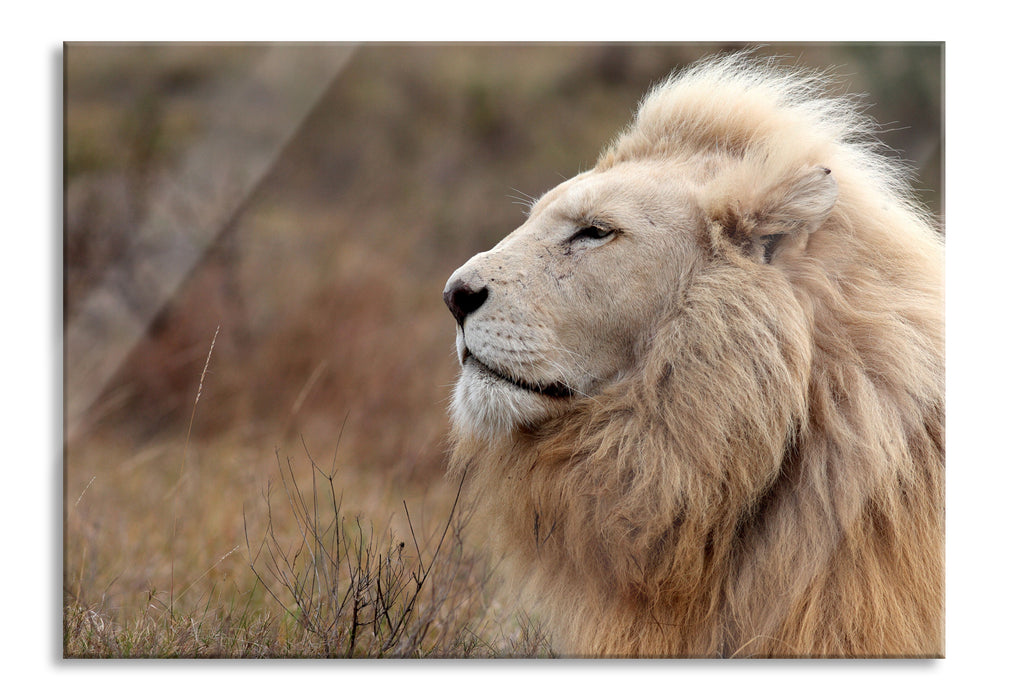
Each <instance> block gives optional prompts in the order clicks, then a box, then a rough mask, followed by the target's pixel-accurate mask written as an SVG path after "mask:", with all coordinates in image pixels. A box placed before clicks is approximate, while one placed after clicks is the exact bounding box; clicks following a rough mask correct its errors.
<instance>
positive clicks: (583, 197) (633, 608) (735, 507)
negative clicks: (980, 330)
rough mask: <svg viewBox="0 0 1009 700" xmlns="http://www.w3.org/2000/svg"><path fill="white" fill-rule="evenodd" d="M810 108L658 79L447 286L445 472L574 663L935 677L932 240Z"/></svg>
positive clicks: (939, 595) (698, 79)
mask: <svg viewBox="0 0 1009 700" xmlns="http://www.w3.org/2000/svg"><path fill="white" fill-rule="evenodd" d="M826 87H827V84H826V83H825V81H824V80H823V79H822V78H821V77H818V76H816V75H813V74H810V73H803V72H797V71H788V70H784V69H782V68H781V67H780V66H779V65H777V64H775V63H770V62H755V61H752V60H751V59H750V58H748V57H746V56H730V57H722V58H718V59H714V60H710V61H707V62H704V63H701V64H699V65H697V66H695V67H693V68H691V69H688V70H687V71H685V72H683V73H682V74H680V75H678V76H674V77H672V78H671V79H670V80H668V81H666V82H665V83H663V84H661V85H659V86H657V87H656V88H655V89H654V90H653V91H652V92H651V93H650V94H649V95H648V96H647V97H646V99H645V100H644V101H643V102H642V104H641V106H640V108H639V111H638V114H637V117H636V119H635V121H634V122H633V123H632V124H631V125H630V126H629V128H628V129H627V130H626V131H625V132H624V133H623V134H622V135H620V136H619V137H618V139H617V140H616V141H615V142H614V143H613V144H612V145H611V146H610V147H609V148H608V149H607V150H606V151H605V152H604V153H603V155H602V156H601V157H600V159H599V161H598V163H597V164H596V166H595V168H594V169H593V170H591V171H589V172H588V173H583V174H582V175H579V176H578V177H576V178H574V179H573V180H571V181H569V182H567V183H564V184H562V185H560V186H559V187H558V188H557V189H555V190H554V191H552V192H550V193H548V194H546V195H545V196H544V197H542V198H541V199H540V200H539V202H537V203H536V205H535V206H534V207H533V209H532V211H531V212H530V216H529V220H528V221H527V222H526V224H524V225H523V226H522V227H521V228H519V229H518V230H517V231H515V232H514V233H512V234H511V235H510V236H508V237H507V238H505V239H504V240H503V241H502V242H501V243H500V244H499V245H498V246H497V247H495V248H494V249H493V250H491V251H488V252H487V253H483V254H481V255H478V256H476V257H474V258H473V259H472V260H471V261H470V262H468V263H467V264H466V265H464V266H463V267H462V268H460V270H458V271H457V272H456V273H455V274H454V275H453V277H452V278H451V279H450V281H449V288H450V289H451V288H452V285H453V284H456V285H458V284H459V283H460V282H465V283H466V284H469V285H471V286H479V285H484V286H486V288H487V289H488V290H489V295H488V297H487V300H486V302H485V303H484V304H483V305H482V306H481V307H480V308H479V309H477V310H476V311H474V312H473V313H472V314H471V315H470V316H469V317H467V318H466V319H465V322H464V323H463V324H462V327H461V328H460V329H459V336H458V348H459V353H460V359H466V358H468V357H469V355H470V353H472V354H473V355H474V356H475V357H478V358H480V359H481V361H484V363H485V365H486V366H487V367H492V368H493V371H487V370H485V369H482V368H481V367H480V366H478V365H476V364H475V363H474V362H470V361H468V360H467V362H466V363H465V365H464V367H463V371H462V374H461V376H460V380H459V383H458V385H457V389H456V396H455V399H454V402H453V418H454V424H455V431H454V449H453V455H452V463H451V472H452V473H453V474H455V475H456V476H459V475H462V474H463V473H465V475H466V476H465V479H466V484H467V487H468V491H469V494H470V495H471V497H472V498H473V499H474V502H475V504H476V507H477V508H478V512H480V513H481V514H483V515H484V516H486V521H487V523H488V525H489V527H488V531H489V532H490V533H491V534H492V536H493V539H494V544H495V545H496V547H498V548H499V550H500V551H501V552H502V553H503V554H505V555H507V557H508V561H509V562H510V565H511V566H510V570H511V572H512V576H514V577H515V580H516V582H520V583H522V585H523V586H524V590H525V592H526V594H527V598H528V601H529V604H530V605H532V606H533V607H534V608H535V609H536V610H537V611H539V613H540V614H542V615H543V616H544V619H545V621H546V622H547V623H548V626H549V628H550V629H551V630H552V631H553V633H554V641H555V643H556V644H557V645H558V648H559V649H560V651H561V652H562V653H565V654H570V655H576V656H929V657H931V656H941V655H942V654H943V634H944V633H943V619H944V618H943V597H944V592H943V576H944V574H943V548H944V544H943V542H944V537H943V527H944V475H943V470H944V316H943V249H942V243H941V237H940V235H939V234H938V233H937V232H936V227H935V226H934V224H933V223H932V222H931V221H930V220H929V218H928V217H927V216H925V215H924V214H923V213H922V211H921V210H920V208H919V207H918V206H916V205H915V204H913V203H912V197H911V195H910V192H909V190H908V187H907V185H906V184H905V183H906V179H905V174H904V173H903V172H902V170H901V169H900V168H899V167H898V166H896V165H894V164H893V162H892V161H891V160H889V159H887V158H886V157H884V156H883V155H881V153H880V149H879V148H878V147H877V144H876V143H875V141H874V140H873V139H872V136H871V124H870V123H869V122H868V121H867V120H866V119H864V118H863V117H862V116H860V113H859V111H858V109H857V107H856V106H855V105H854V103H853V102H852V101H850V100H848V99H842V98H833V97H831V98H828V97H825V89H826ZM594 223H604V224H606V226H609V227H613V228H616V229H619V232H618V233H617V234H615V235H614V236H613V237H611V238H609V239H606V240H601V241H600V240H595V239H592V238H587V237H585V236H580V237H579V236H577V235H576V234H577V232H578V231H580V230H582V229H584V228H585V227H587V226H589V225H592V224H594ZM779 234H781V237H780V238H778V239H773V238H765V237H766V236H778V235H779ZM772 241H773V242H774V243H776V245H773V246H771V245H770V243H771V242H772ZM495 374H498V375H505V376H507V377H511V378H513V379H517V380H521V381H522V382H524V383H525V384H526V385H528V386H535V385H547V384H554V385H560V386H567V387H569V388H570V389H571V390H572V393H573V395H572V396H571V397H569V398H553V397H550V396H543V395H540V394H538V393H535V392H532V391H528V390H526V389H522V388H520V387H518V386H515V385H513V384H511V383H509V382H508V381H507V380H504V379H502V378H501V377H500V376H495Z"/></svg>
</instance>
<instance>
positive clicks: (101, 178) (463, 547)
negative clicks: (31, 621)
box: [62, 45, 942, 657]
mask: <svg viewBox="0 0 1009 700" xmlns="http://www.w3.org/2000/svg"><path fill="white" fill-rule="evenodd" d="M337 48H339V49H341V50H342V51H343V52H344V53H349V54H350V58H349V61H348V62H347V63H346V65H345V67H344V68H343V70H342V72H339V74H338V75H337V77H336V78H335V80H333V81H332V82H331V83H329V84H328V85H324V86H323V87H324V88H325V89H324V90H322V92H321V97H320V98H319V99H318V100H317V101H316V102H314V106H313V107H312V109H311V110H310V111H309V112H308V113H307V114H306V115H304V118H303V119H301V120H299V122H298V124H297V128H296V129H294V130H293V132H292V133H291V134H290V135H289V137H287V138H286V139H285V140H284V141H283V142H282V143H280V144H278V150H277V154H276V157H275V158H274V160H273V161H272V162H271V163H270V164H269V167H268V169H267V170H266V174H265V177H263V178H262V179H261V180H256V181H255V182H253V183H252V187H251V189H250V190H249V192H248V193H247V196H244V197H243V198H242V199H241V201H240V202H238V206H237V207H235V208H233V209H232V210H229V211H226V212H223V216H222V217H221V219H220V224H219V226H218V227H217V228H216V229H215V230H214V231H212V232H211V235H210V236H209V237H208V238H207V243H208V245H207V247H206V248H205V250H201V251H199V252H200V256H199V258H198V264H197V265H196V266H195V267H194V268H192V269H191V270H187V271H186V275H185V277H184V279H183V281H182V282H183V283H182V284H181V285H180V286H179V287H178V289H176V290H173V292H172V293H171V294H170V295H168V296H167V297H165V298H157V297H156V295H154V298H151V297H152V293H151V291H150V290H151V288H152V285H151V283H150V279H149V277H148V276H147V275H149V274H150V273H149V271H148V270H146V269H145V268H144V265H143V264H142V263H143V262H144V260H145V259H146V258H148V257H150V255H151V254H152V253H151V251H152V250H153V248H156V247H157V245H162V246H165V247H167V248H168V249H169V250H170V249H171V246H172V245H173V243H172V242H171V241H168V242H167V243H166V242H164V241H154V242H151V241H141V243H142V244H140V243H138V240H140V239H139V238H138V233H137V231H138V230H140V229H141V227H142V225H144V224H145V223H148V222H150V221H152V220H159V217H165V216H167V217H169V218H171V217H173V216H176V215H177V216H179V217H182V216H183V213H182V212H172V211H168V212H165V211H162V210H161V209H159V208H158V206H156V203H157V202H158V201H159V199H158V198H159V196H160V195H161V194H163V193H164V192H166V191H171V189H172V188H173V187H175V186H176V183H174V182H173V177H175V176H177V175H178V173H179V172H182V170H181V168H182V164H184V163H185V162H186V159H187V158H189V157H190V156H191V155H192V154H193V153H194V152H196V151H199V150H200V149H201V148H203V145H202V144H204V138H205V135H206V134H207V133H208V130H211V128H212V127H213V126H214V119H215V116H216V117H218V118H220V114H221V112H220V109H221V104H222V95H224V96H225V97H226V96H227V95H229V94H230V93H229V92H228V89H229V86H233V85H236V84H245V83H248V81H249V80H250V79H249V75H250V74H253V73H254V70H253V68H254V67H255V66H257V65H260V62H261V60H262V59H263V57H264V56H265V55H266V54H267V53H268V52H270V51H271V50H273V49H272V48H271V47H267V46H262V45H254V46H192V45H190V46H126V45H112V46H92V45H71V46H69V47H67V50H66V62H65V68H66V70H65V80H66V103H65V140H64V143H65V203H64V213H65V229H64V264H65V276H64V283H65V284H64V287H65V296H64V309H65V313H64V325H65V327H67V328H68V327H72V326H74V324H79V323H82V321H81V313H82V312H81V309H83V308H85V306H86V303H87V302H88V301H90V300H92V299H93V297H94V296H95V294H96V290H100V289H103V288H104V289H106V290H108V289H111V290H113V294H114V295H118V298H119V299H120V300H121V301H122V302H123V303H124V308H127V309H133V310H135V313H137V315H138V316H139V317H140V322H141V323H142V329H143V331H144V332H143V335H142V336H141V337H140V338H139V340H138V341H137V342H136V343H130V344H129V346H128V347H127V348H125V350H128V353H127V354H126V355H125V359H124V360H123V361H122V362H121V363H120V364H119V365H118V367H117V369H116V371H115V373H114V374H113V375H111V376H109V377H107V378H103V380H102V382H101V386H100V387H99V389H100V391H99V392H97V393H96V399H95V401H94V402H93V403H90V405H89V406H88V408H87V411H86V414H85V419H86V420H85V421H84V422H83V423H82V424H81V425H76V424H75V425H73V426H68V429H69V430H71V432H72V435H69V436H68V440H67V442H66V445H65V450H64V475H63V484H64V488H63V494H64V504H63V505H64V538H63V547H64V551H63V561H64V571H63V581H62V586H63V600H64V639H63V649H64V654H65V655H66V656H71V657H120V656H131V657H136V656H144V657H147V656H183V657H194V656H195V657H304V656H365V657H379V656H395V657H418V656H421V657H431V656H438V657H440V656H452V657H471V656H480V657H484V656H550V655H552V653H553V651H552V649H551V648H550V645H549V640H548V639H547V638H546V637H545V636H544V634H543V633H542V631H541V630H540V629H539V627H538V626H537V624H536V622H535V620H530V619H528V618H526V617H524V616H523V615H522V613H521V612H519V611H516V610H513V609H512V608H511V607H510V605H509V603H508V599H507V598H506V597H504V596H503V595H502V594H501V591H499V590H498V589H497V587H496V586H497V583H496V582H497V578H496V577H495V576H494V568H495V566H496V562H494V561H492V560H490V559H489V557H488V555H487V554H486V552H484V551H483V550H482V548H481V546H480V542H481V538H480V537H479V533H478V530H477V528H476V524H475V523H471V522H470V520H471V518H472V517H473V514H472V513H469V512H467V510H466V508H465V507H464V505H463V504H457V503H456V498H455V497H456V494H457V489H458V484H455V483H450V482H448V481H447V480H446V479H445V478H444V477H443V475H442V466H443V459H444V451H445V444H444V435H445V431H446V427H447V424H446V418H445V404H446V400H447V397H448V395H449V391H450V384H451V382H452V379H453V377H454V372H455V367H454V362H455V360H454V353H453V347H452V334H453V328H452V321H451V318H450V317H449V315H448V313H447V312H446V311H445V310H444V308H443V307H442V304H441V300H440V292H441V289H442V285H443V284H444V280H445V279H446V278H447V277H448V275H449V274H450V273H451V271H452V270H453V269H454V268H455V267H456V266H457V265H458V264H460V263H461V262H462V261H464V260H465V259H466V258H468V257H469V256H470V255H471V254H472V253H474V252H476V251H477V250H481V249H483V248H486V247H488V246H489V245H491V244H492V243H493V242H494V241H496V240H497V239H498V238H500V237H501V236H502V235H503V234H504V233H507V232H508V231H509V230H511V229H512V228H514V227H515V226H516V225H517V224H518V223H519V222H520V221H521V219H522V213H523V212H522V202H523V200H524V199H526V198H527V196H537V195H539V194H540V193H542V192H543V191H545V190H547V189H548V188H550V187H552V186H553V185H555V184H557V183H558V182H559V181H561V180H562V179H564V178H567V177H570V176H571V175H573V174H575V173H576V172H578V171H579V170H580V169H583V168H585V167H588V166H590V165H591V163H592V162H593V160H594V158H595V155H596V154H597V152H598V150H599V148H600V147H601V146H602V144H603V143H605V142H606V141H607V140H608V139H609V138H611V137H612V136H613V134H614V133H615V132H616V130H617V129H619V128H620V127H622V126H623V124H624V123H625V122H626V121H627V119H628V118H629V117H630V115H631V113H632V110H633V108H634V106H635V105H636V103H637V100H638V99H639V98H640V96H641V94H642V93H643V91H644V90H645V89H647V87H648V86H649V85H650V84H651V83H653V82H654V81H656V80H658V79H659V78H661V77H662V76H664V75H665V74H666V73H667V72H668V71H669V70H671V69H673V68H675V67H676V66H678V65H681V64H683V63H685V62H688V61H690V60H693V59H694V58H696V57H698V56H701V55H704V54H706V53H709V52H710V51H712V50H717V49H719V48H729V47H716V46H702V45H669V46H662V45H638V46H619V45H605V46H591V45H586V46H578V45H565V46H408V45H391V46H382V45H372V46H364V47H359V48H357V49H355V50H353V51H350V50H349V49H348V48H347V47H337ZM280 51H281V52H282V55H281V56H280V60H279V61H278V62H275V63H274V64H271V65H272V66H273V67H272V68H271V70H274V71H277V70H279V71H280V72H281V74H282V75H286V76H298V75H299V70H300V69H299V66H300V64H299V61H302V60H304V53H305V50H304V49H296V48H294V47H287V48H285V49H280ZM338 53H340V52H339V51H336V50H335V49H334V53H333V56H337V54H338ZM765 53H783V54H789V55H793V56H799V57H801V61H802V62H804V63H807V64H810V65H816V66H829V65H837V66H840V73H841V74H842V75H844V76H846V80H847V82H848V84H847V87H848V88H849V89H851V90H854V91H862V92H866V93H870V94H871V95H872V97H873V99H874V100H875V101H877V102H879V104H878V105H877V106H875V107H874V108H873V113H874V115H875V116H876V118H877V119H879V120H880V121H881V122H883V123H885V124H899V125H901V126H906V125H910V126H911V127H912V128H909V129H906V130H895V131H891V132H889V133H888V134H887V139H888V141H889V142H890V143H891V145H893V146H894V147H896V148H897V149H899V150H900V151H901V153H902V154H903V156H904V157H906V158H908V159H909V160H911V161H913V162H914V164H915V165H916V167H918V168H919V169H920V172H921V176H922V181H923V182H922V196H923V198H924V199H925V200H926V201H927V202H928V203H929V204H930V205H931V206H932V207H933V208H934V209H936V210H937V211H941V200H940V199H939V195H938V193H939V192H941V188H940V174H941V166H942V163H941V154H942V144H941V141H940V133H941V129H940V123H939V118H940V117H939V109H938V104H939V101H940V94H939V87H938V86H939V80H938V79H939V76H940V73H941V60H942V58H941V51H940V50H939V48H938V47H936V46H934V45H933V46H871V45H869V46H858V45H853V46H828V45H824V46H771V47H768V48H767V50H766V51H765ZM273 55H274V57H276V56H277V54H276V53H275V54H273ZM285 71H286V72H285ZM334 75H336V73H335V72H334ZM268 77H269V76H268ZM290 80H296V77H290ZM243 81H245V83H243ZM295 87H297V86H295ZM252 88H253V89H251V90H250V91H249V92H248V93H247V94H245V95H244V96H243V97H242V99H244V100H247V101H248V102H247V105H246V106H247V107H248V108H247V109H245V110H244V111H243V112H241V115H242V118H241V119H240V120H239V121H238V122H236V123H234V125H233V129H232V128H229V129H226V130H225V131H227V132H228V133H229V134H231V136H232V137H234V138H236V139H237V140H238V143H239V148H241V143H242V139H245V140H246V142H247V143H249V144H254V143H256V141H255V139H257V138H261V136H257V134H259V133H260V132H258V131H257V130H256V129H257V128H259V127H269V126H270V125H269V124H265V125H264V124H260V123H259V121H261V120H267V119H268V116H269V115H270V114H272V112H271V104H270V99H271V95H270V93H269V92H268V91H266V90H264V89H259V90H258V92H257V90H256V89H255V88H257V84H256V83H255V82H253V83H252ZM218 126H220V125H219V124H218ZM225 126H229V125H228V124H225ZM232 132H234V133H232ZM219 184H221V185H222V188H223V191H224V194H220V196H221V197H224V199H222V200H215V201H227V200H226V197H225V195H226V194H227V192H226V190H227V187H226V185H227V184H228V183H226V182H225V183H219ZM210 194H211V193H207V196H206V199H207V200H208V201H209V200H210V199H211V197H210ZM217 194H219V193H217ZM215 196H216V194H215ZM196 200H197V201H189V202H188V204H187V206H191V207H194V208H197V207H200V206H209V205H208V204H207V203H206V202H204V201H202V199H201V198H200V197H197V198H196ZM187 201H188V200H187ZM152 246H153V248H152ZM103 285H105V287H103ZM145 314H146V315H145ZM218 328H219V331H218V330H217V329H218ZM212 341H213V351H212V352H211V350H210V348H211V343H212ZM109 342H110V344H111V343H113V342H114V340H110V341H109ZM81 351H82V348H80V347H75V346H74V344H73V343H72V342H68V344H67V347H66V356H65V367H66V369H65V379H66V386H67V392H68V393H72V392H73V391H74V390H75V387H77V386H79V383H80V382H81V381H82V380H87V379H88V377H87V376H83V377H82V375H81V370H79V369H78V368H77V367H76V366H75V364H74V359H75V357H76V356H77V354H78V353H80V352H81ZM208 357H209V361H208ZM198 392H199V399H197V393H198ZM68 398H72V397H68Z"/></svg>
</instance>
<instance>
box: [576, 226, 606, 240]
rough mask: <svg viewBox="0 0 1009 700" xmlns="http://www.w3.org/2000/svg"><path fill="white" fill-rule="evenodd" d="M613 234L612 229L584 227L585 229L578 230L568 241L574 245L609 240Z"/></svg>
mask: <svg viewBox="0 0 1009 700" xmlns="http://www.w3.org/2000/svg"><path fill="white" fill-rule="evenodd" d="M613 234H614V231H613V230H612V229H605V228H601V227H599V226H595V225H593V226H586V227H585V228H580V229H578V230H577V231H576V232H575V234H574V235H573V236H571V238H570V239H568V241H569V242H570V243H574V242H575V241H579V240H582V241H601V240H604V239H606V238H609V237H610V236H612V235H613Z"/></svg>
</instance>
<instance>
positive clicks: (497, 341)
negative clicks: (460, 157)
mask: <svg viewBox="0 0 1009 700" xmlns="http://www.w3.org/2000/svg"><path fill="white" fill-rule="evenodd" d="M687 182H688V181H687V180H686V179H685V178H683V177H677V172H676V169H675V168H674V167H671V166H670V165H668V164H665V165H660V164H652V165H649V164H642V163H633V164H621V165H618V166H616V167H613V168H611V169H608V170H605V171H602V172H597V171H590V172H587V173H584V174H582V175H579V176H577V177H575V178H573V179H571V180H568V181H567V182H565V183H562V184H561V185H559V186H558V187H557V188H555V189H554V190H552V191H550V192H548V193H547V194H546V195H544V196H543V197H542V198H541V199H540V200H539V201H538V202H537V203H536V205H535V206H534V207H533V209H532V210H531V211H530V214H529V218H528V220H527V221H526V223H525V224H524V225H522V226H521V227H519V228H518V229H517V230H515V231H514V232H513V233H511V234H510V235H509V236H507V237H506V238H504V239H503V240H502V241H501V242H500V243H498V244H497V245H496V246H495V247H494V248H492V249H491V250H489V251H487V252H484V253H480V254H478V255H476V256H474V257H473V258H471V259H470V260H469V261H468V262H467V263H466V264H465V265H463V266H462V267H461V268H459V269H458V270H456V272H455V273H453V275H452V276H451V277H450V278H449V280H448V284H447V286H446V288H445V293H444V296H445V301H446V303H447V304H448V306H449V309H450V310H451V311H452V313H453V315H454V316H455V318H456V321H457V322H458V325H457V329H456V348H457V351H458V355H459V362H460V363H461V365H462V372H461V376H460V378H459V381H458V383H457V385H456V389H455V395H454V399H453V404H452V410H453V414H454V419H455V421H456V423H457V425H461V426H464V427H465V428H467V429H468V430H470V431H475V432H479V433H482V434H484V435H486V436H490V435H498V434H503V433H506V432H508V431H510V430H511V429H512V428H514V427H516V426H518V425H524V426H533V425H535V424H537V423H539V422H541V421H543V420H545V419H547V418H549V417H553V416H556V415H558V414H560V413H563V412H564V411H565V410H567V409H568V408H569V407H570V406H571V404H572V402H573V401H576V400H578V399H579V398H580V397H591V396H592V395H593V394H596V393H598V392H599V391H601V390H602V389H604V388H605V387H606V386H608V385H610V384H611V383H613V382H616V381H619V380H620V378H621V377H622V376H625V375H627V374H629V373H630V372H631V371H632V368H633V367H634V365H635V363H636V362H637V360H638V358H639V357H640V356H641V353H642V352H643V351H644V350H645V347H646V345H647V343H648V340H649V338H650V337H651V333H652V331H653V329H654V328H655V327H656V325H657V324H658V323H659V322H660V320H661V319H662V318H664V317H665V316H666V315H667V314H668V313H669V312H670V311H671V309H672V308H674V307H675V303H676V300H677V299H678V298H679V296H680V292H681V290H682V289H683V286H684V284H685V280H686V279H687V278H688V277H689V275H690V273H691V271H692V270H694V269H695V268H696V267H697V265H698V263H699V262H700V260H701V258H702V254H701V249H700V247H699V245H698V236H699V229H700V226H701V219H700V214H699V212H698V209H697V206H696V204H695V201H694V196H693V193H692V190H691V188H690V186H689V185H688V184H687Z"/></svg>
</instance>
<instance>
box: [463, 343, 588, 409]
mask: <svg viewBox="0 0 1009 700" xmlns="http://www.w3.org/2000/svg"><path fill="white" fill-rule="evenodd" d="M467 362H471V363H473V364H474V365H475V366H476V368H477V369H478V370H479V371H481V372H483V373H484V374H489V375H490V376H492V377H494V378H495V379H500V380H501V381H503V382H506V383H508V384H511V385H512V386H516V387H518V388H519V389H522V390H523V391H528V392H530V393H533V394H540V395H542V396H548V397H550V398H552V399H568V398H571V396H573V395H574V392H573V391H572V389H571V387H569V386H568V385H567V384H564V383H562V382H554V383H552V384H533V383H531V382H526V381H523V380H521V379H516V378H515V377H511V376H508V375H507V374H503V373H502V372H500V371H498V370H496V369H494V368H493V367H490V366H489V365H487V364H485V363H483V362H481V361H480V360H479V359H477V357H476V356H475V355H474V354H473V353H472V352H470V350H469V348H464V349H463V364H466V363H467Z"/></svg>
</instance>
